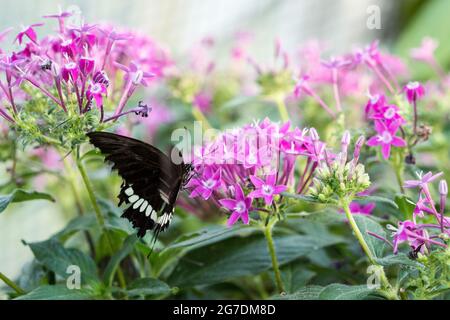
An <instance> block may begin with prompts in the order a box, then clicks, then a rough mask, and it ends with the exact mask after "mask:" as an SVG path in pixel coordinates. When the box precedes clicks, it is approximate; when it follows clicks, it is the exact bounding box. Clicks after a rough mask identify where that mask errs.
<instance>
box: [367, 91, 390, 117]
mask: <svg viewBox="0 0 450 320" xmlns="http://www.w3.org/2000/svg"><path fill="white" fill-rule="evenodd" d="M369 98H370V99H369V101H368V102H367V104H366V107H365V108H364V112H365V113H366V116H367V117H369V115H370V114H371V113H374V112H379V111H380V109H381V108H382V107H383V106H384V105H385V103H386V97H385V96H384V95H380V94H376V95H374V96H369Z"/></svg>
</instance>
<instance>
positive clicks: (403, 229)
mask: <svg viewBox="0 0 450 320" xmlns="http://www.w3.org/2000/svg"><path fill="white" fill-rule="evenodd" d="M415 229H416V224H415V223H414V222H413V221H410V220H406V221H400V222H399V223H398V228H397V230H395V231H396V232H395V234H394V240H393V242H394V254H396V253H397V252H398V245H399V244H401V243H403V242H406V241H410V239H411V237H410V235H409V233H410V232H411V233H412V232H413V231H414V230H415ZM408 231H409V232H408Z"/></svg>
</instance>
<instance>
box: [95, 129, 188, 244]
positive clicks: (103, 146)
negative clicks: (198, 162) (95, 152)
mask: <svg viewBox="0 0 450 320" xmlns="http://www.w3.org/2000/svg"><path fill="white" fill-rule="evenodd" d="M88 137H89V139H90V141H91V143H92V144H93V145H94V146H96V147H97V148H99V149H100V150H101V152H102V153H103V154H105V155H106V157H105V161H111V162H112V163H113V164H114V165H113V168H112V169H113V170H115V169H117V170H118V172H119V175H120V176H121V177H122V179H123V183H122V186H121V189H120V193H119V206H120V205H121V204H122V203H125V204H127V205H128V207H127V208H126V209H125V211H124V213H123V214H122V217H123V218H127V219H128V220H129V221H130V222H131V223H132V224H133V227H134V228H136V229H137V230H138V233H137V234H138V236H139V237H143V236H145V234H146V232H147V230H153V231H154V234H155V238H156V237H157V236H158V234H159V233H160V232H161V231H164V230H165V229H166V228H167V227H168V226H169V224H170V221H171V220H172V216H173V211H174V207H175V202H176V200H177V197H178V193H179V192H180V189H181V188H182V187H184V186H185V185H186V183H187V182H188V181H189V179H190V178H191V176H192V174H191V172H192V165H191V164H185V163H184V162H183V161H182V160H181V161H180V162H181V163H180V164H174V163H173V162H172V161H171V160H170V159H169V157H168V156H166V155H165V154H164V153H163V152H161V151H160V150H158V149H157V148H155V147H153V146H151V145H149V144H147V143H144V142H142V141H139V140H136V139H132V138H128V137H124V136H121V135H117V134H113V133H108V132H91V133H88ZM172 154H173V152H172ZM177 155H178V156H180V159H182V155H181V152H179V151H178V154H177Z"/></svg>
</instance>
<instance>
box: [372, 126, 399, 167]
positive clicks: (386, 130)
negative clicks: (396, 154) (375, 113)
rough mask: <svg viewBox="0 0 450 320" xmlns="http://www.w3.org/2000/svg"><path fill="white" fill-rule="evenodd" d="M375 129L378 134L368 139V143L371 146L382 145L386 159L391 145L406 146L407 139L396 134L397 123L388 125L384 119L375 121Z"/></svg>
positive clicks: (382, 151)
mask: <svg viewBox="0 0 450 320" xmlns="http://www.w3.org/2000/svg"><path fill="white" fill-rule="evenodd" d="M375 130H376V131H377V132H378V134H377V135H376V136H373V137H372V138H370V139H369V140H368V141H367V145H368V146H370V147H374V146H381V153H382V154H383V158H384V159H389V156H390V154H391V146H394V147H405V146H406V141H405V140H403V139H402V138H400V137H397V136H396V135H395V134H396V133H397V130H398V124H397V123H391V124H390V125H386V124H385V123H384V122H383V121H375Z"/></svg>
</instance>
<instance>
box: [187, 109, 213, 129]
mask: <svg viewBox="0 0 450 320" xmlns="http://www.w3.org/2000/svg"><path fill="white" fill-rule="evenodd" d="M192 115H193V116H194V118H195V120H197V121H200V122H202V124H203V127H204V128H205V129H211V128H212V127H211V125H210V124H209V121H208V119H206V117H205V115H204V114H203V112H202V111H201V110H200V109H199V108H198V107H196V106H192Z"/></svg>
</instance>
